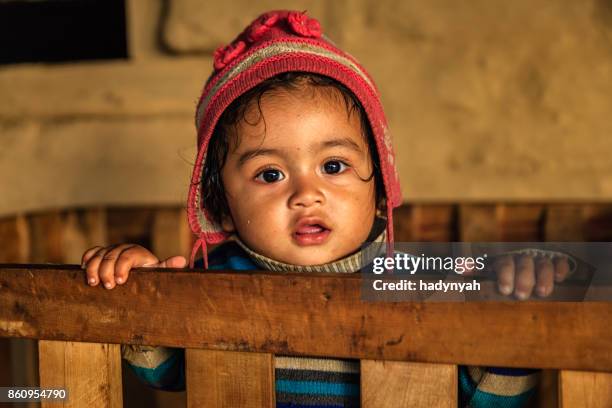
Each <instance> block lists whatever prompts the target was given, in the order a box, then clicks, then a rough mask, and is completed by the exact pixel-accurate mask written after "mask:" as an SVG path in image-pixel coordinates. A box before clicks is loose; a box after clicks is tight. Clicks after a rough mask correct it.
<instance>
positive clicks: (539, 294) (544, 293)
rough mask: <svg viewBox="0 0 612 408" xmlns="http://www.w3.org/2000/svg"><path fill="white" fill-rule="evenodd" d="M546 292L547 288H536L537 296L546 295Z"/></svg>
mask: <svg viewBox="0 0 612 408" xmlns="http://www.w3.org/2000/svg"><path fill="white" fill-rule="evenodd" d="M547 294H548V290H547V289H546V288H544V287H542V288H538V296H546V295H547Z"/></svg>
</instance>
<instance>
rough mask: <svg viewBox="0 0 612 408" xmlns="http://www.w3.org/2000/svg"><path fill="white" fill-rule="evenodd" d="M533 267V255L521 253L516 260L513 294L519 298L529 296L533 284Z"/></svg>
mask: <svg viewBox="0 0 612 408" xmlns="http://www.w3.org/2000/svg"><path fill="white" fill-rule="evenodd" d="M535 281H536V279H535V267H534V264H533V257H532V256H530V255H521V256H519V257H518V260H517V261H516V277H515V282H514V296H516V297H517V299H519V300H525V299H527V298H529V296H531V292H533V287H534V286H535Z"/></svg>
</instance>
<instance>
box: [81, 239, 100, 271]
mask: <svg viewBox="0 0 612 408" xmlns="http://www.w3.org/2000/svg"><path fill="white" fill-rule="evenodd" d="M101 248H102V247H101V246H99V245H98V246H95V247H93V248H89V249H88V250H87V251H85V253H84V254H83V257H82V258H81V268H83V269H85V264H87V262H89V260H90V259H91V257H92V256H94V255H95V254H96V252H98V251H99V250H100V249H101Z"/></svg>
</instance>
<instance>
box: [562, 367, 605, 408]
mask: <svg viewBox="0 0 612 408" xmlns="http://www.w3.org/2000/svg"><path fill="white" fill-rule="evenodd" d="M559 402H560V407H561V408H572V407H584V408H608V407H611V406H612V373H591V372H584V371H570V370H561V371H560V372H559Z"/></svg>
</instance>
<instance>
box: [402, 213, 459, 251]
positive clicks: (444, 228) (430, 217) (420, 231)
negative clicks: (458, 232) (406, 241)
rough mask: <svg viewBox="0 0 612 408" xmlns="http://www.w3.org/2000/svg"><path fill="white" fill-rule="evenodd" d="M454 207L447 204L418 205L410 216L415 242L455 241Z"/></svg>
mask: <svg viewBox="0 0 612 408" xmlns="http://www.w3.org/2000/svg"><path fill="white" fill-rule="evenodd" d="M454 214H455V211H454V207H453V206H452V205H446V204H418V205H414V206H412V211H411V214H410V223H411V227H412V228H411V229H412V232H411V235H412V240H413V241H421V242H430V241H431V242H444V241H454V240H455V239H454V235H455V228H454V218H455V217H454Z"/></svg>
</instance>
